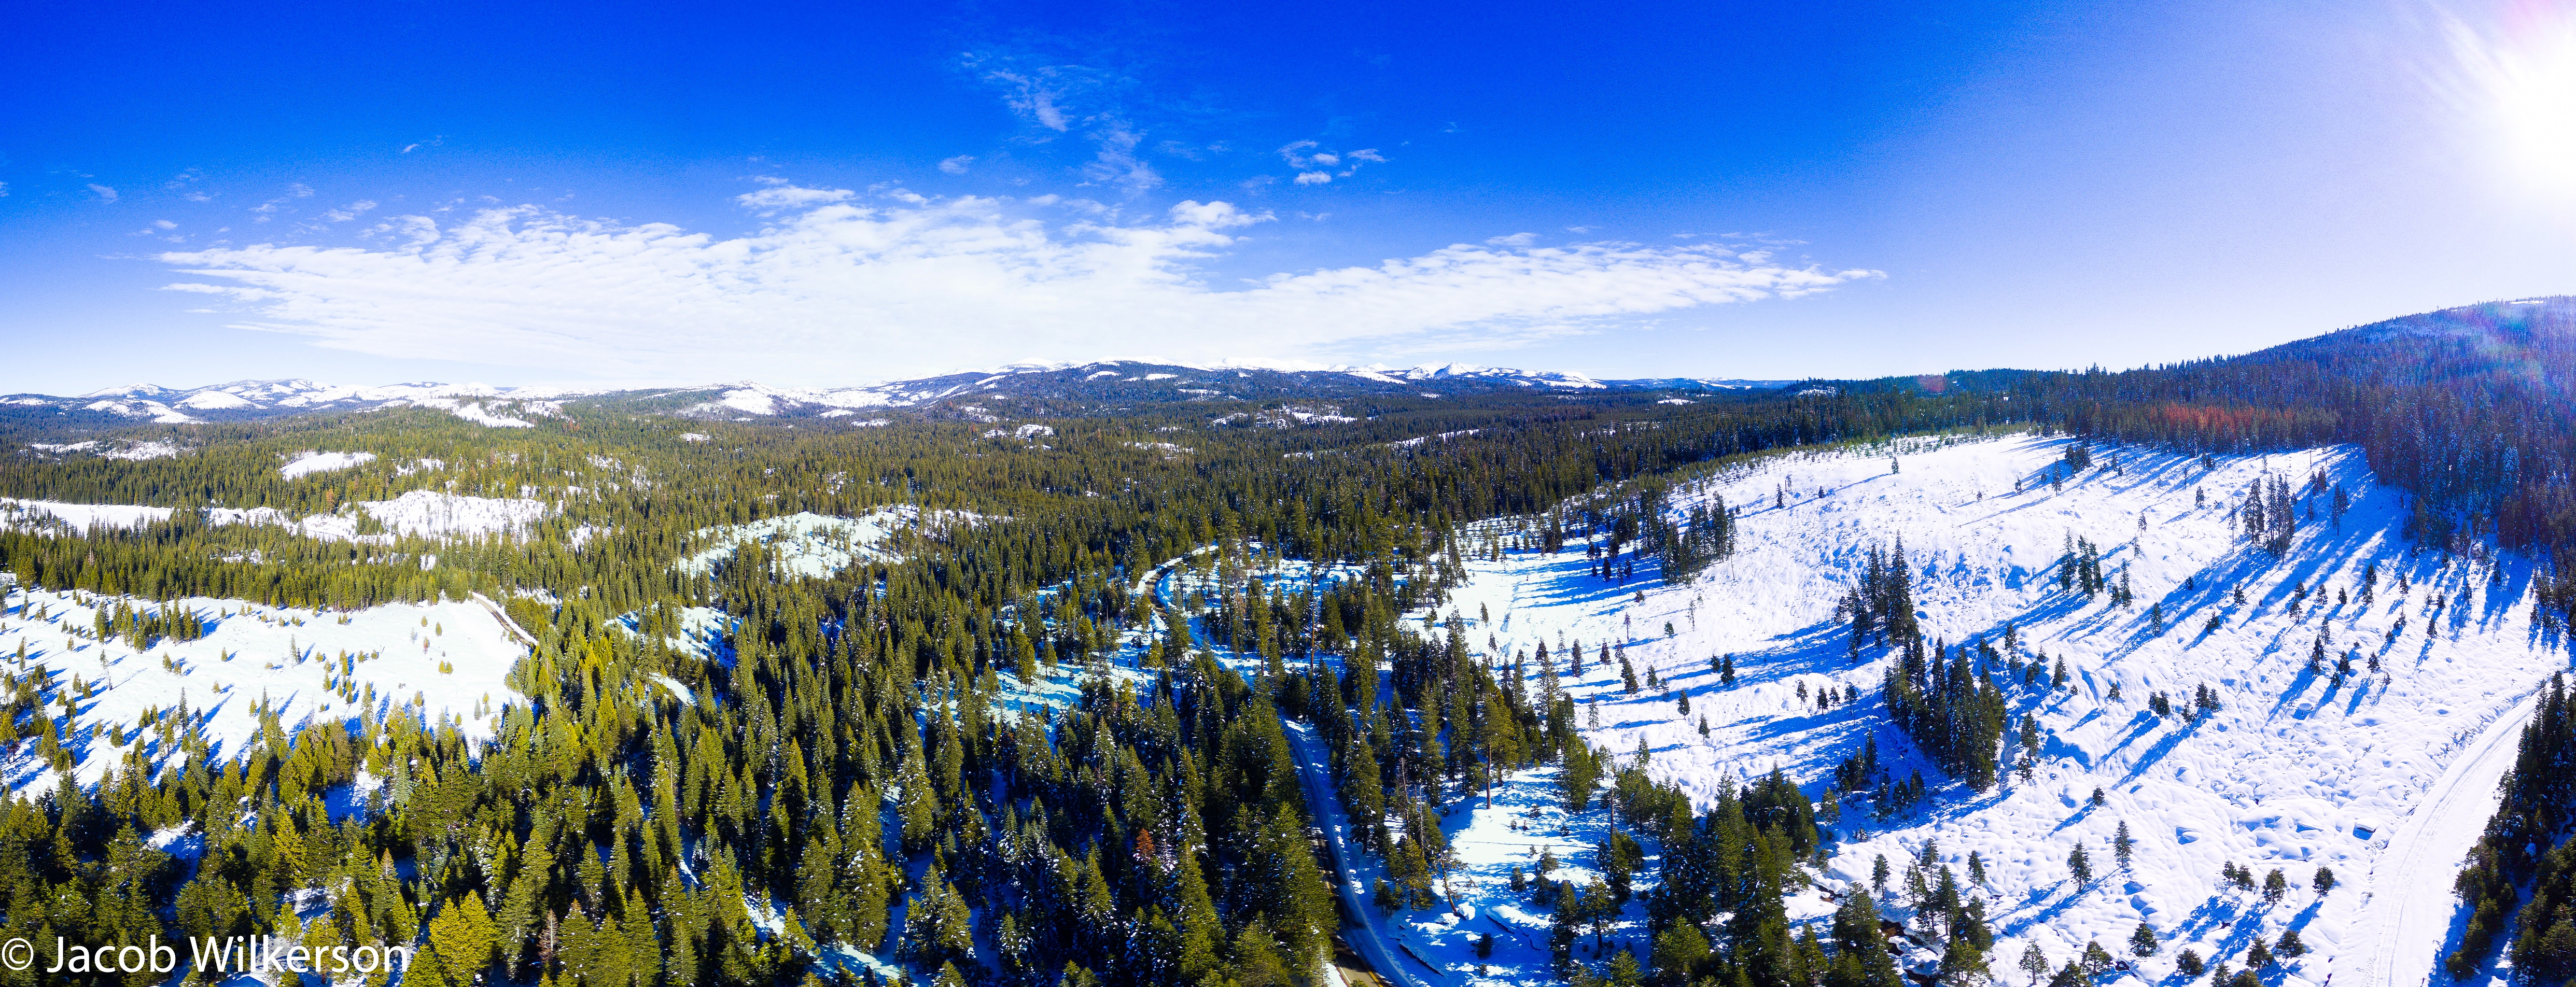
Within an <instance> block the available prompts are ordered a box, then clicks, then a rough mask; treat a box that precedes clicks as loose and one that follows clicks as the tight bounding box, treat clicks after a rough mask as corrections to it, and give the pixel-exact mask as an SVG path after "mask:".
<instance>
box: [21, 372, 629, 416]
mask: <svg viewBox="0 0 2576 987" xmlns="http://www.w3.org/2000/svg"><path fill="white" fill-rule="evenodd" d="M595 393H602V392H597V391H568V390H563V389H560V388H528V387H521V388H501V387H491V386H487V385H483V384H436V383H420V384H392V385H386V386H382V387H349V386H339V385H331V384H317V383H314V382H312V381H309V380H303V379H286V380H237V381H233V382H231V383H229V384H213V385H209V386H206V387H199V388H192V389H187V390H177V389H172V388H167V387H161V386H158V385H154V384H133V385H128V386H126V387H117V388H109V389H107V390H103V391H93V392H91V393H88V394H83V395H80V396H78V397H49V396H46V395H42V394H14V395H10V396H8V397H7V398H5V399H0V404H7V405H12V406H19V407H26V408H40V407H54V408H61V409H73V408H77V409H80V410H84V411H95V412H101V413H104V414H108V415H113V416H116V417H119V418H132V419H144V420H150V421H153V422H158V423H161V424H169V425H177V424H187V423H191V422H202V421H224V420H247V419H258V418H267V417H274V416H277V415H282V414H301V413H305V412H315V411H368V410H373V409H376V408H405V407H420V408H436V409H438V410H441V411H445V412H448V413H450V414H453V415H455V416H457V417H459V418H463V419H465V420H466V421H470V422H474V423H476V424H480V425H485V426H489V427H494V428H527V427H531V425H532V423H531V422H529V421H527V417H529V416H544V415H553V414H558V413H560V412H561V411H562V409H563V401H564V399H566V398H570V397H576V396H581V395H585V394H595Z"/></svg>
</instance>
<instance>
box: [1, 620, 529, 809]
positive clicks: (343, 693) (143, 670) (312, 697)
mask: <svg viewBox="0 0 2576 987" xmlns="http://www.w3.org/2000/svg"><path fill="white" fill-rule="evenodd" d="M0 582H5V579H0ZM6 589H8V590H9V593H8V596H7V606H6V607H5V608H0V663H5V664H6V665H7V667H8V669H9V671H10V672H12V673H14V674H26V673H29V672H31V671H34V670H38V669H41V670H42V671H43V672H44V674H45V676H46V678H45V685H44V692H45V698H46V700H47V704H46V709H47V711H48V712H49V713H50V714H51V715H52V717H53V718H54V720H55V721H56V722H57V723H60V724H61V725H62V727H63V734H64V736H65V737H66V738H68V739H67V740H66V741H65V742H64V747H65V748H66V749H67V750H68V751H70V752H71V754H72V755H73V756H74V758H75V759H76V762H77V767H76V768H75V770H74V774H75V776H76V777H77V778H79V779H80V781H81V783H82V784H93V783H96V782H97V781H98V779H99V777H100V776H102V775H103V774H105V773H106V772H107V771H108V770H109V769H111V768H119V769H120V770H121V768H120V765H122V764H123V763H124V761H125V758H126V756H127V755H128V754H129V753H130V752H134V751H137V750H140V751H141V753H142V754H143V757H144V759H145V760H146V761H147V762H149V763H152V764H155V765H160V766H165V767H166V766H174V765H175V764H176V761H175V760H174V759H175V758H176V757H177V755H178V750H177V748H176V745H173V744H165V743H161V742H160V741H159V739H158V737H157V735H156V732H155V731H152V730H143V731H141V732H139V733H138V732H137V731H136V726H137V725H138V724H139V723H141V722H142V721H143V719H144V718H145V717H146V716H147V715H152V714H159V715H163V716H167V715H169V714H171V713H173V712H175V711H176V710H177V709H178V707H179V705H180V703H181V702H183V701H184V702H185V703H186V704H187V711H188V716H189V717H190V718H191V719H193V720H194V721H195V722H197V723H198V724H200V725H201V726H202V728H203V729H204V731H205V735H206V738H207V739H208V740H209V741H211V742H213V743H214V744H216V747H215V748H214V756H215V757H216V758H218V759H220V758H227V757H233V756H236V755H238V754H239V753H240V752H241V750H242V747H243V746H244V745H245V744H247V743H248V742H249V741H250V740H251V738H252V737H254V736H255V735H256V734H257V733H258V730H259V719H258V716H257V715H256V713H255V712H254V707H256V706H259V705H260V704H261V703H262V702H265V703H267V704H268V706H269V708H271V709H274V710H275V711H277V713H278V714H279V716H280V718H281V720H282V722H283V724H284V725H285V727H286V728H287V730H288V731H289V732H290V733H291V732H292V731H293V730H295V729H296V728H297V727H298V726H300V725H302V724H305V723H308V722H328V721H332V720H336V719H343V718H351V717H358V716H362V715H372V716H378V717H381V716H383V715H385V714H387V713H389V712H395V711H401V710H405V709H410V710H414V711H417V712H418V713H420V714H421V715H424V716H426V717H428V718H430V719H432V720H433V721H434V720H436V719H438V718H441V717H454V718H455V719H456V720H457V721H458V723H459V729H460V730H461V731H462V732H463V733H465V734H466V735H468V736H472V737H489V736H491V735H492V733H493V730H494V727H495V725H496V724H497V723H498V719H497V717H498V715H499V713H500V711H501V710H502V709H504V708H505V707H506V706H507V705H508V704H510V703H513V702H518V701H520V697H519V696H518V695H517V694H516V693H514V692H512V691H511V690H510V689H509V688H508V687H507V686H506V685H504V684H503V680H504V677H505V676H506V675H507V674H508V673H509V670H510V667H511V665H513V664H514V663H516V662H517V661H518V659H519V657H520V656H521V655H522V654H525V653H526V649H525V648H524V647H523V646H522V645H520V644H519V643H518V642H517V641H516V640H514V639H513V638H512V637H511V635H510V634H509V632H508V631H506V630H505V629H503V627H502V626H501V623H500V622H499V620H497V619H495V618H494V616H493V615H492V613H491V611H489V610H487V609H485V608H484V607H483V606H481V605H480V604H478V603H471V602H464V603H437V604H396V605H391V606H382V607H372V608H368V609H365V610H357V611H351V612H348V613H345V614H341V613H324V612H319V611H313V610H298V609H291V608H281V607H269V606H263V605H259V604H255V603H250V602H247V601H243V600H216V599H204V598H188V599H182V600H178V601H175V602H174V603H172V604H168V605H171V606H178V607H184V608H187V609H189V610H193V611H195V612H196V613H197V614H198V615H199V616H200V617H202V618H204V619H205V620H206V621H207V623H208V624H209V625H210V626H209V628H208V631H207V633H206V635H205V636H204V637H202V638H200V639H198V640H195V641H169V640H160V641H155V642H153V646H152V647H151V648H150V649H148V650H142V651H138V650H136V649H135V648H133V647H132V646H131V645H130V644H129V643H128V642H127V641H126V640H124V639H123V638H119V637H114V636H111V637H110V639H108V640H106V641H100V640H98V639H97V637H96V634H95V625H94V621H95V617H96V615H97V614H98V613H99V612H100V611H101V610H102V609H108V610H112V609H113V608H114V607H115V605H116V603H117V602H118V601H117V600H116V599H115V598H112V597H98V596H95V595H92V594H87V593H57V592H50V591H41V590H40V591H36V592H32V593H30V592H26V591H22V590H18V589H17V588H16V587H14V586H8V587H6ZM127 602H128V603H129V605H133V606H138V607H139V608H141V609H145V610H153V609H157V608H158V607H159V606H161V605H160V604H151V603H148V602H138V601H127ZM22 646H23V647H24V648H25V649H26V650H25V652H24V653H25V655H26V660H25V662H24V663H23V664H22V663H20V662H19V661H18V659H17V657H16V656H17V655H18V654H19V653H20V652H19V648H21V647H22ZM75 689H77V690H85V691H86V698H83V699H81V700H79V701H78V702H77V704H76V705H77V707H78V711H77V712H75V713H73V714H72V715H71V716H70V717H69V719H68V720H67V721H66V720H65V718H64V717H63V715H62V711H61V706H60V704H59V702H58V701H57V700H56V697H58V696H60V695H63V694H65V693H66V691H67V690H75ZM36 750H37V741H35V740H32V739H31V740H21V741H17V742H14V743H11V744H6V745H0V783H5V784H6V785H7V786H8V788H9V789H10V790H12V791H18V792H40V791H45V790H49V789H50V788H51V787H52V786H53V784H54V775H53V773H52V772H51V771H50V770H49V769H48V768H47V767H46V765H45V764H44V762H43V760H42V759H41V758H40V757H39V756H38V755H37V753H36Z"/></svg>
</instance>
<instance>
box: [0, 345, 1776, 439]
mask: <svg viewBox="0 0 2576 987" xmlns="http://www.w3.org/2000/svg"><path fill="white" fill-rule="evenodd" d="M1788 383H1790V382H1788V381H1767V380H1732V379H1720V378H1697V377H1667V378H1654V379H1646V380H1595V379H1593V378H1591V377H1586V376H1584V375H1582V374H1577V373H1567V372H1563V371H1553V370H1519V369H1514V368H1510V367H1486V366H1477V365H1473V364H1463V363H1441V364H1425V365H1421V366H1415V367H1406V368H1401V369H1399V368H1394V367H1387V366H1383V365H1371V366H1350V365H1341V364H1333V365H1328V364H1318V363H1308V362H1301V361H1289V360H1226V361H1219V362H1216V363H1213V364H1186V363H1167V362H1160V361H1146V360H1101V361H1094V362H1090V363H1041V362H1025V363H1014V364H1009V365H1005V366H1002V367H999V368H995V369H991V370H968V371H959V372H957V373H951V374H942V375H939V376H935V377H921V378H915V379H910V380H897V381H888V382H885V383H880V384H867V385H860V386H851V387H773V386H769V385H765V384H760V383H757V382H751V381H743V382H738V383H731V384H716V385H710V386H704V387H683V388H671V389H653V390H605V389H603V390H588V391H583V390H567V389H563V388H539V387H520V388H508V387H492V386H488V385H483V384H440V383H412V384H390V385H383V386H363V385H362V386H349V385H336V384H323V383H317V382H314V381H311V380H305V379H302V378H285V379H278V380H238V381H233V382H230V383H224V384H214V385H210V386H206V387H198V388H188V389H179V388H170V387H163V386H161V385H157V384H130V385H127V386H124V387H114V388H108V389H105V390H99V391H92V392H90V393H87V394H81V395H77V396H70V397H62V396H53V395H45V394H12V395H5V396H0V416H7V417H8V418H10V419H12V420H15V421H19V422H32V423H34V424H40V425H43V424H51V425H60V426H69V427H74V428H84V427H86V428H97V427H107V426H114V425H119V424H127V423H136V422H156V423H161V424H172V425H178V424H190V423H197V422H224V421H258V420H263V419H268V418H276V417H282V416H287V415H296V414H308V413H315V412H335V411H372V410H375V409H379V408H405V407H416V408H432V409H437V410H441V411H446V412H448V413H450V414H454V415H456V416H457V417H459V418H463V419H465V420H467V421H471V422H475V423H477V424H481V425H485V426H489V427H495V428H525V427H529V426H532V425H533V424H535V420H536V419H539V418H543V417H546V416H552V415H559V414H561V413H562V412H563V405H564V402H566V401H568V400H572V399H576V398H587V399H596V400H599V401H605V402H609V403H612V404H614V405H616V406H617V407H619V408H620V409H622V410H627V411H633V412H643V413H655V414H669V415H677V416H681V417H688V418H706V419H740V420H757V419H772V418H823V419H848V423H849V424H883V423H884V421H885V420H884V419H882V418H878V417H875V416H874V415H871V414H870V412H873V411H894V410H899V409H908V410H911V411H914V412H916V413H921V414H930V415H933V416H938V417H957V418H964V419H970V420H976V421H993V420H998V419H999V417H1000V416H1001V415H1002V414H1003V413H1004V411H1005V409H1002V408H987V407H985V406H984V405H983V404H981V403H979V402H987V401H1017V402H1019V403H1018V404H1017V405H1016V406H1013V407H1011V408H1009V409H1007V410H1008V412H1009V413H1010V415H1011V416H1012V417H1033V416H1038V415H1044V414H1085V413H1098V412H1101V411H1107V410H1115V409H1120V408H1130V407H1136V406H1140V405H1152V404H1162V403H1175V402H1200V401H1268V400H1297V399H1338V400H1347V399H1370V398H1384V399H1438V398H1443V397H1465V396H1471V395H1478V394H1493V393H1528V394H1559V395H1579V394H1605V393H1615V392H1635V391H1662V392H1676V391H1679V392H1707V391H1729V390H1760V389H1772V388H1778V387H1781V386H1784V385H1786V384H1788ZM1667 400H1671V401H1673V402H1674V403H1684V402H1682V401H1680V400H1678V399H1671V398H1669V397H1668V398H1667Z"/></svg>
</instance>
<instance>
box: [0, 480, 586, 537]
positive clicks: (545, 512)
mask: <svg viewBox="0 0 2576 987" xmlns="http://www.w3.org/2000/svg"><path fill="white" fill-rule="evenodd" d="M171 510H172V509H171V508H167V507H142V506H136V505H130V504H67V503H63V502H61V501H51V500H19V499H15V498H9V497H0V526H6V527H10V528H16V529H19V530H44V529H45V528H48V527H51V526H52V525H53V524H54V523H55V522H60V523H62V524H67V525H70V526H71V527H72V528H73V529H75V530H76V531H87V530H89V529H90V528H92V527H109V528H122V529H125V530H128V531H133V530H139V529H141V528H144V527H146V526H149V525H152V524H157V523H159V522H162V521H167V520H169V519H170V513H171ZM359 513H364V514H366V515H367V516H370V517H373V518H374V519H375V520H376V521H378V522H381V523H382V524H383V525H384V526H385V527H387V528H389V529H392V531H393V532H394V533H395V534H400V535H419V536H421V537H424V538H475V537H483V536H488V535H496V534H508V535H512V536H515V537H519V538H526V537H528V534H529V529H530V528H532V527H534V526H535V525H536V524H537V523H538V522H540V521H543V520H545V519H546V518H547V517H549V516H551V515H553V514H554V507H553V506H552V505H550V504H547V503H546V502H545V501H541V500H528V499H521V498H500V497H467V496H462V495H459V494H451V493H444V492H441V491H435V490H414V491H411V492H409V493H405V494H403V495H401V496H398V497H395V498H394V499H392V500H361V501H352V502H350V503H349V504H346V505H343V507H342V510H341V512H340V513H336V514H315V515H311V516H308V517H306V518H304V519H303V520H300V521H298V520H291V519H289V518H288V517H287V516H286V514H285V512H283V511H279V510H277V509H276V508H273V507H255V508H250V509H247V510H244V509H239V508H231V507H215V508H209V509H207V511H206V522H207V523H208V524H214V525H226V524H251V525H266V526H270V527H279V528H285V529H287V531H288V533H290V534H296V535H302V536H304V537H307V538H318V539H321V540H323V541H353V542H360V543H364V544H373V545H391V544H393V543H394V541H395V535H391V534H387V535H361V534H359V533H358V517H357V515H358V514H359Z"/></svg>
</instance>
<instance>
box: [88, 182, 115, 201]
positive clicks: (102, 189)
mask: <svg viewBox="0 0 2576 987" xmlns="http://www.w3.org/2000/svg"><path fill="white" fill-rule="evenodd" d="M89 194H91V195H95V196H98V201H100V202H115V201H116V190H115V189H112V188H109V187H107V186H105V185H100V184H98V183H96V182H92V183H90V186H89Z"/></svg>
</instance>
